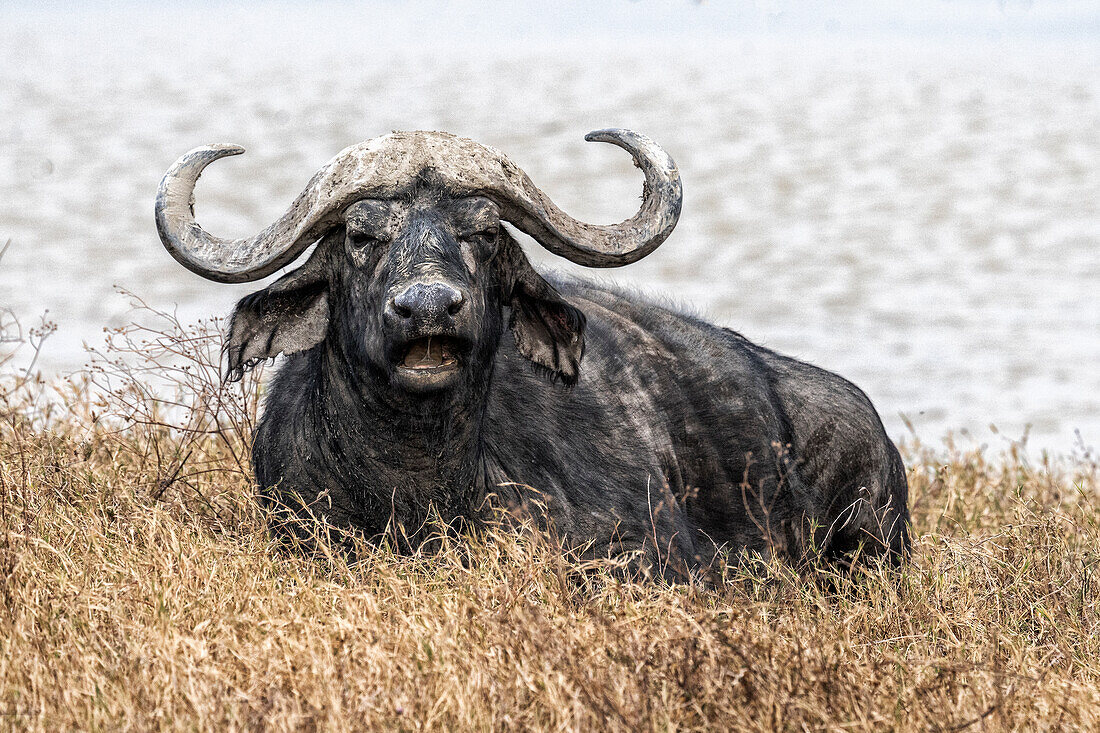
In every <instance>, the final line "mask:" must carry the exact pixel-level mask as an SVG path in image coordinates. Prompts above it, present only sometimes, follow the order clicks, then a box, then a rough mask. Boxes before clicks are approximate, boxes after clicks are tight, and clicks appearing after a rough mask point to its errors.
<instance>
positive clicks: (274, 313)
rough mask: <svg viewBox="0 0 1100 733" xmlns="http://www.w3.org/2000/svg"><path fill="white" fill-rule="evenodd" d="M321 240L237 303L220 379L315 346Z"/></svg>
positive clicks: (320, 312)
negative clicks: (293, 266) (302, 258)
mask: <svg viewBox="0 0 1100 733" xmlns="http://www.w3.org/2000/svg"><path fill="white" fill-rule="evenodd" d="M324 244H325V243H324V242H322V243H321V244H319V245H318V246H317V248H316V249H315V250H314V251H313V254H311V255H310V257H309V259H308V260H306V262H305V264H303V265H302V266H301V267H299V268H298V269H296V270H293V271H291V272H288V273H287V274H286V275H283V276H282V277H281V278H279V279H278V280H276V281H275V282H273V283H272V284H271V285H269V286H267V287H266V288H264V289H263V290H260V291H259V292H255V293H252V294H251V295H246V296H245V297H243V298H241V299H240V301H238V302H237V307H236V309H235V310H234V311H233V318H232V319H231V320H230V324H229V338H228V339H227V341H226V345H225V353H226V356H227V357H228V361H229V371H228V374H227V375H226V378H227V379H229V380H230V381H234V382H235V381H238V380H239V379H241V377H243V376H244V373H245V372H246V371H248V370H250V369H251V368H252V367H253V366H255V365H256V364H257V363H259V362H261V361H264V360H265V359H271V358H274V357H276V356H278V355H279V354H280V353H282V354H293V353H295V352H298V351H305V350H306V349H309V348H311V347H313V346H316V345H317V344H319V343H320V342H321V340H322V339H324V337H325V332H326V331H327V330H328V285H329V281H328V276H327V272H326V267H325V257H324V254H323V251H322V250H323V249H324Z"/></svg>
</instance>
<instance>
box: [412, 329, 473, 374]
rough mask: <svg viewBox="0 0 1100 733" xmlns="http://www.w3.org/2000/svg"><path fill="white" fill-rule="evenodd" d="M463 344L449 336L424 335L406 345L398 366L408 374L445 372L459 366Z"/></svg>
mask: <svg viewBox="0 0 1100 733" xmlns="http://www.w3.org/2000/svg"><path fill="white" fill-rule="evenodd" d="M461 351H462V344H461V343H460V342H459V341H458V340H457V339H454V338H451V337H449V336H424V337H422V338H418V339H413V340H412V341H410V342H408V343H407V344H405V346H404V353H403V354H402V356H401V357H400V360H399V361H398V364H397V366H398V367H399V368H400V369H401V370H402V371H403V372H405V373H407V374H413V375H425V376H426V375H429V374H445V373H448V372H452V371H455V370H457V369H458V368H459V354H460V353H461Z"/></svg>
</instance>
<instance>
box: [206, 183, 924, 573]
mask: <svg viewBox="0 0 1100 733" xmlns="http://www.w3.org/2000/svg"><path fill="white" fill-rule="evenodd" d="M423 283H445V284H446V286H447V287H448V288H452V289H453V290H454V291H455V292H456V293H460V294H461V296H462V298H463V299H464V300H463V301H462V302H461V305H459V306H455V307H457V308H458V309H459V310H458V313H457V314H450V313H449V312H448V313H443V312H442V311H440V310H439V309H435V310H432V308H431V304H430V303H428V304H427V305H425V306H424V307H423V308H421V309H419V310H416V311H415V312H413V311H409V310H408V309H404V308H402V309H400V311H401V312H400V314H398V315H395V314H394V311H393V308H394V306H393V303H394V302H395V300H394V299H395V298H396V297H400V295H401V294H402V293H409V292H418V291H411V290H410V288H411V287H412V286H415V285H417V284H423ZM448 292H450V291H448ZM395 294H397V295H395ZM456 297H457V296H456ZM425 335H434V336H437V337H440V338H442V337H451V338H454V339H455V341H454V343H456V344H460V345H461V349H462V351H461V356H460V361H461V368H460V370H459V371H458V372H457V373H456V374H455V375H453V376H451V377H446V379H448V380H449V381H447V383H446V384H444V385H443V386H439V387H431V388H421V387H419V386H417V385H419V384H420V382H419V381H417V380H419V379H421V378H420V377H419V376H418V375H416V374H413V375H412V376H409V374H408V373H407V372H405V371H402V370H401V369H400V368H399V366H398V365H399V364H401V358H402V354H403V353H404V351H405V350H406V349H407V345H408V343H410V339H414V338H417V337H422V336H425ZM228 348H229V352H230V353H229V355H230V366H231V369H232V370H234V371H235V372H236V373H238V374H239V373H240V370H242V369H244V368H247V366H248V363H249V362H250V361H252V360H254V359H258V358H265V357H270V356H274V355H275V354H277V353H279V352H280V351H282V352H286V353H288V354H290V356H289V358H288V359H287V362H286V364H285V365H284V366H283V367H282V369H281V371H280V373H279V374H278V376H277V377H276V379H275V381H274V383H273V385H272V386H271V390H270V396H269V397H268V400H267V403H266V409H265V413H264V416H263V419H262V421H261V424H260V427H259V430H258V432H257V435H256V442H255V469H256V476H257V479H258V481H259V484H260V486H261V488H262V493H263V496H265V497H266V498H267V500H268V501H269V502H271V503H273V504H278V505H282V506H303V505H304V506H308V507H309V509H310V511H311V512H313V513H314V514H315V515H323V516H324V517H326V518H327V520H328V521H329V522H330V523H331V524H333V525H334V526H336V527H347V528H354V529H356V530H359V531H361V532H363V533H365V535H367V536H368V537H379V536H381V535H383V534H385V533H387V532H390V531H395V530H396V531H395V534H396V535H397V536H399V537H400V538H401V540H400V544H402V545H403V546H405V547H411V546H416V545H417V544H418V543H420V542H422V541H423V539H424V538H425V536H427V535H428V532H427V530H425V529H424V527H425V524H426V522H428V520H429V519H430V518H431V517H432V516H435V515H438V517H439V518H441V519H443V520H444V521H446V522H451V523H455V522H457V523H466V524H467V525H469V524H473V525H476V524H477V523H478V522H479V521H481V518H482V517H483V516H484V515H485V514H484V513H485V511H486V507H487V506H488V505H489V504H492V503H496V504H497V505H501V506H504V507H507V508H510V509H512V510H516V511H520V512H523V513H526V514H531V515H534V516H535V517H536V518H537V519H538V520H539V521H540V523H542V524H543V525H544V526H546V527H548V528H552V529H553V531H555V532H557V533H558V534H559V535H560V536H561V537H562V538H564V539H565V540H566V541H567V543H568V544H570V545H574V546H577V545H585V544H587V545H588V547H589V550H588V551H589V552H591V553H594V554H601V555H602V554H606V553H608V552H611V553H612V554H616V553H620V552H629V551H635V550H636V551H640V553H639V555H640V556H641V557H642V558H648V560H649V561H650V562H649V563H646V565H647V566H649V567H659V568H660V569H661V571H662V572H664V573H665V574H666V575H668V576H669V577H682V576H683V575H684V574H685V573H687V572H689V571H691V570H693V569H697V568H701V567H704V566H707V565H709V564H710V563H711V562H712V561H713V560H714V558H715V557H716V556H718V555H719V553H721V552H722V551H739V550H746V551H748V552H750V553H759V554H760V555H764V556H768V555H770V554H781V555H783V556H786V557H790V558H793V559H795V560H796V561H798V560H802V559H807V558H809V557H819V556H825V557H845V558H847V557H849V556H850V555H851V553H853V552H855V551H856V550H857V548H862V552H863V553H865V554H872V555H881V554H888V555H889V556H890V557H891V558H892V559H894V560H895V561H896V560H900V559H901V558H903V557H904V556H905V555H906V554H907V552H908V547H909V539H908V510H907V506H906V501H907V496H906V495H907V487H906V479H905V471H904V467H903V466H902V462H901V459H900V457H899V455H898V452H897V450H896V449H895V447H894V446H893V445H892V444H891V442H890V440H889V439H888V438H887V436H886V434H885V432H884V430H883V427H882V423H881V421H880V420H879V417H878V415H877V414H876V412H875V410H874V408H873V407H872V406H871V403H870V402H869V401H868V399H867V397H866V396H865V395H864V394H863V392H861V391H860V390H859V389H858V388H856V387H855V386H853V385H852V384H851V383H849V382H847V381H845V380H844V379H842V378H841V377H839V376H837V375H835V374H832V373H831V372H828V371H825V370H823V369H819V368H817V367H814V366H811V365H808V364H805V363H802V362H799V361H796V360H793V359H790V358H787V357H783V356H780V355H778V354H776V353H774V352H772V351H769V350H767V349H764V348H761V347H759V346H756V345H754V344H752V343H750V342H749V341H747V340H746V339H744V338H743V337H742V336H740V335H739V334H737V333H734V332H732V331H729V330H727V329H722V328H718V327H715V326H712V325H710V324H708V323H705V322H703V321H702V320H700V319H698V318H695V317H692V316H687V315H683V314H681V313H677V312H673V311H672V310H669V309H667V308H664V307H660V306H657V305H653V304H650V303H647V302H645V301H643V300H642V299H640V298H638V297H635V296H628V295H623V294H621V293H618V292H614V291H612V290H610V289H607V288H603V287H597V286H594V285H590V284H586V283H584V282H573V281H555V282H553V283H552V284H551V283H549V282H547V281H546V280H545V279H544V278H543V277H542V276H540V275H539V274H538V273H537V272H535V270H534V269H533V268H532V267H531V266H530V264H529V263H528V261H527V259H526V257H525V256H524V255H523V253H522V251H521V250H520V248H519V246H518V244H517V243H516V242H515V241H514V240H513V239H512V238H511V237H510V236H509V235H508V233H507V232H506V231H505V230H504V229H503V228H501V227H500V222H499V215H498V213H497V211H496V208H495V206H493V204H492V203H491V202H489V201H488V200H486V199H480V198H475V199H459V200H452V199H450V198H448V197H447V196H446V195H443V194H441V193H440V192H438V191H433V190H431V189H430V188H427V189H424V188H421V189H419V190H416V191H411V192H410V193H409V194H408V195H407V196H405V197H402V198H401V199H398V200H394V201H385V202H378V201H368V202H360V203H359V204H356V205H354V206H353V207H351V208H350V209H349V210H348V213H347V215H346V217H345V225H344V226H343V227H340V228H339V229H337V230H334V231H333V232H332V233H330V235H329V236H327V237H326V238H325V239H324V240H323V241H322V242H321V244H320V245H319V246H318V247H317V249H316V251H315V252H314V254H313V255H312V256H311V257H310V259H309V260H308V261H307V262H306V263H305V264H304V265H303V266H302V267H300V268H299V269H297V270H295V271H293V272H291V273H290V274H288V275H287V276H285V277H284V278H283V279H282V280H280V281H278V282H277V283H275V284H274V285H272V286H270V287H269V288H267V289H266V290H264V291H261V292H258V293H255V294H253V295H250V296H248V297H247V298H245V299H243V300H242V301H241V302H240V304H239V305H238V308H237V311H236V313H235V314H234V318H233V324H232V331H231V335H230V341H229V346H228ZM456 348H457V347H456ZM582 357H583V361H582ZM548 377H549V378H548ZM288 526H289V525H288Z"/></svg>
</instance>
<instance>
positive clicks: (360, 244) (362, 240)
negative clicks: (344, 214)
mask: <svg viewBox="0 0 1100 733" xmlns="http://www.w3.org/2000/svg"><path fill="white" fill-rule="evenodd" d="M377 243H378V238H377V237H374V236H372V235H370V234H368V233H367V232H364V231H360V230H357V229H351V230H349V231H348V244H349V245H350V246H351V247H352V249H357V250H365V249H369V248H370V247H373V246H374V245H375V244H377Z"/></svg>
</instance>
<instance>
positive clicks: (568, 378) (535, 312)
mask: <svg viewBox="0 0 1100 733" xmlns="http://www.w3.org/2000/svg"><path fill="white" fill-rule="evenodd" d="M509 239H511V238H510V237H509ZM501 244H502V249H504V250H506V254H505V256H504V257H502V258H501V259H502V263H503V265H504V267H505V273H504V274H505V282H506V283H507V285H508V287H507V289H506V291H505V292H506V293H507V294H508V301H509V306H510V307H511V309H512V318H511V321H510V322H509V324H508V325H509V327H510V328H511V329H512V335H513V336H514V337H515V340H516V347H517V348H518V349H519V353H521V354H523V355H524V356H525V357H527V358H528V359H530V360H531V361H533V362H534V363H535V364H537V365H538V366H540V367H543V368H545V369H547V370H549V371H550V373H551V374H553V375H554V376H557V377H560V378H561V380H562V381H563V382H565V383H566V384H570V385H571V384H576V383H577V377H579V376H580V366H581V358H582V357H583V356H584V327H585V317H584V313H583V312H582V311H581V310H580V309H578V308H575V307H574V306H572V305H570V304H569V303H568V302H566V300H565V298H563V297H561V294H559V293H558V291H557V290H555V289H554V288H553V287H552V286H551V285H550V283H548V282H546V280H544V279H543V278H542V276H541V275H539V274H538V273H537V272H535V269H534V268H533V267H531V263H530V262H528V261H527V258H526V257H525V256H524V255H523V251H522V250H521V249H520V248H519V245H518V244H517V243H516V242H515V241H514V240H512V241H510V242H508V243H505V242H501Z"/></svg>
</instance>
